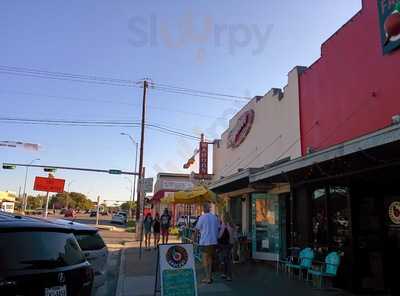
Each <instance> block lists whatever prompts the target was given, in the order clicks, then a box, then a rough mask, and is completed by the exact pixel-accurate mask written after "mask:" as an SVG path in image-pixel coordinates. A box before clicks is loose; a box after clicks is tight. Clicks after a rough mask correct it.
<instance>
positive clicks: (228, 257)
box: [218, 213, 237, 281]
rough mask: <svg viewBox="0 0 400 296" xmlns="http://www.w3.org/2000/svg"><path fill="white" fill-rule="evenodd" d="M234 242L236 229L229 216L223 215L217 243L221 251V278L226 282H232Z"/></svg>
mask: <svg viewBox="0 0 400 296" xmlns="http://www.w3.org/2000/svg"><path fill="white" fill-rule="evenodd" d="M236 240H237V237H236V227H235V225H234V224H233V222H232V218H231V216H230V215H229V214H228V213H225V214H224V215H223V217H222V223H221V227H220V230H219V235H218V243H219V247H220V250H221V257H222V263H223V265H224V273H223V275H222V278H225V279H226V280H227V281H232V263H233V260H232V248H233V245H234V244H235V242H236Z"/></svg>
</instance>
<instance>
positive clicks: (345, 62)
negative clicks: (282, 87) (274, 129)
mask: <svg viewBox="0 0 400 296" xmlns="http://www.w3.org/2000/svg"><path fill="white" fill-rule="evenodd" d="M377 3H378V4H379V7H378V4H377ZM395 3H396V1H388V0H382V1H376V0H364V1H363V8H362V9H361V11H359V12H358V13H357V14H356V15H355V16H354V17H353V18H351V19H350V20H349V21H348V22H347V23H346V24H345V25H343V26H342V27H341V28H340V29H339V30H338V31H337V32H336V33H335V34H333V36H331V37H330V38H329V39H328V40H327V41H326V42H325V43H324V44H323V45H322V47H321V58H320V59H318V60H317V61H316V62H315V63H314V64H312V65H311V66H310V67H309V68H308V69H307V70H306V71H304V72H303V73H302V75H301V76H300V122H301V138H302V153H303V155H304V154H306V153H307V150H310V149H311V150H314V151H315V150H321V149H324V148H327V147H330V146H332V145H335V144H339V143H343V142H345V141H348V140H351V139H354V138H357V137H360V136H362V135H365V134H368V133H371V132H374V131H376V130H379V129H382V128H384V127H387V126H389V125H390V124H391V118H392V116H393V115H396V114H399V113H400V81H399V79H400V50H395V51H393V52H391V53H389V54H383V50H382V44H381V32H380V26H379V24H380V23H379V22H380V20H379V9H382V7H381V6H382V5H384V6H385V7H387V8H388V9H392V8H393V7H394V6H395Z"/></svg>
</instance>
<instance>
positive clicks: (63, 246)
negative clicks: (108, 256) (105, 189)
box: [0, 213, 93, 296]
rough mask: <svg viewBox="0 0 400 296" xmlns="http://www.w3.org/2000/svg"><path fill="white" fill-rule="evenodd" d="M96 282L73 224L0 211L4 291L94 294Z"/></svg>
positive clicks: (61, 295) (0, 269)
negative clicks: (93, 286) (94, 283)
mask: <svg viewBox="0 0 400 296" xmlns="http://www.w3.org/2000/svg"><path fill="white" fill-rule="evenodd" d="M92 284H93V270H92V268H91V266H90V264H89V263H88V262H87V261H86V259H85V256H84V255H83V254H82V251H81V249H80V247H79V245H78V243H77V241H76V238H75V236H74V235H73V234H72V230H71V228H69V227H65V226H62V225H57V224H54V223H50V222H46V221H40V220H38V219H32V218H29V217H25V216H16V215H10V214H6V213H0V295H2V296H3V295H40V296H67V295H70V296H76V295H90V294H91V290H92Z"/></svg>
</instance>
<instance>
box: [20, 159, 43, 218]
mask: <svg viewBox="0 0 400 296" xmlns="http://www.w3.org/2000/svg"><path fill="white" fill-rule="evenodd" d="M39 160H40V158H35V159H33V160H32V161H31V162H30V163H29V164H33V163H34V162H35V161H39ZM28 170H29V167H28V166H27V167H26V171H25V182H24V212H25V211H26V207H27V205H28V196H27V195H26V181H27V179H28Z"/></svg>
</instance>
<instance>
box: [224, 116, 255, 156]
mask: <svg viewBox="0 0 400 296" xmlns="http://www.w3.org/2000/svg"><path fill="white" fill-rule="evenodd" d="M253 121H254V110H248V111H246V112H244V113H243V114H242V115H240V117H239V118H238V120H237V122H236V124H235V126H234V127H233V128H232V129H231V130H230V132H229V134H228V148H236V147H239V145H240V144H242V143H243V141H244V140H245V139H246V137H247V135H248V134H249V132H250V130H251V127H252V125H253Z"/></svg>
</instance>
